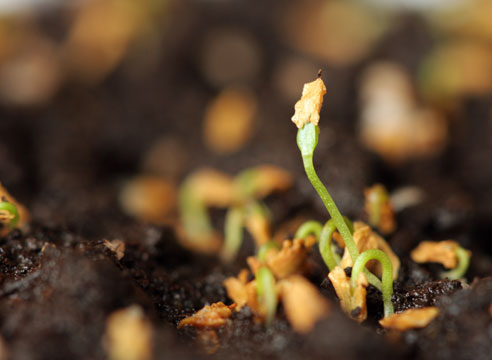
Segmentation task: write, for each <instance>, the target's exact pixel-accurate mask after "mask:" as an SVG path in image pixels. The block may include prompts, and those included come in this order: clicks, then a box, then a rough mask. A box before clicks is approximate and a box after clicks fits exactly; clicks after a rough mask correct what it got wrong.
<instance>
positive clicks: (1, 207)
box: [0, 201, 19, 228]
mask: <svg viewBox="0 0 492 360" xmlns="http://www.w3.org/2000/svg"><path fill="white" fill-rule="evenodd" d="M0 211H7V212H8V213H10V214H11V215H12V216H13V218H12V219H10V221H9V222H8V226H9V227H10V228H14V227H15V226H16V225H17V223H18V222H19V211H18V210H17V206H15V205H14V204H12V203H10V202H8V201H2V202H0Z"/></svg>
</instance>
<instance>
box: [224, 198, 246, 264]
mask: <svg viewBox="0 0 492 360" xmlns="http://www.w3.org/2000/svg"><path fill="white" fill-rule="evenodd" d="M243 220H244V217H243V210H242V209H241V208H240V207H233V208H230V209H229V210H228V211H227V214H226V218H225V225H224V247H223V248H222V253H221V258H222V260H224V261H232V260H233V259H234V258H235V257H236V255H237V253H238V251H239V248H240V247H241V244H242V243H243Z"/></svg>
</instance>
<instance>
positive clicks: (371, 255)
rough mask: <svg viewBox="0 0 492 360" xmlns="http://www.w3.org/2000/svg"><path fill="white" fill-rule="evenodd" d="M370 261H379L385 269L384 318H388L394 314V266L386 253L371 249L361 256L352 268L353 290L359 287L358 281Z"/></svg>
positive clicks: (383, 277)
mask: <svg viewBox="0 0 492 360" xmlns="http://www.w3.org/2000/svg"><path fill="white" fill-rule="evenodd" d="M370 260H377V261H379V262H380V263H381V266H382V268H383V276H382V282H383V287H382V290H381V292H382V293H383V303H384V317H387V316H389V315H391V314H393V313H394V308H393V303H392V302H391V296H392V295H393V265H392V264H391V261H390V259H389V257H388V255H387V254H386V253H385V252H384V251H381V250H378V249H370V250H366V251H364V252H363V253H362V254H360V256H359V257H358V258H357V260H356V261H355V263H354V266H353V268H352V278H351V284H352V289H354V288H355V286H356V285H357V279H358V278H359V275H360V273H361V271H363V270H364V269H365V267H366V264H367V262H368V261H370Z"/></svg>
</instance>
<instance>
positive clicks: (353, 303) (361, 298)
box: [328, 266, 369, 322]
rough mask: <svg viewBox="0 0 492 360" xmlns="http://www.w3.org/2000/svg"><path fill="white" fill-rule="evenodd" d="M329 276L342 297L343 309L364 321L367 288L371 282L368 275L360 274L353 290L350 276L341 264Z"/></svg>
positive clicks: (352, 316)
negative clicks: (368, 280)
mask: <svg viewBox="0 0 492 360" xmlns="http://www.w3.org/2000/svg"><path fill="white" fill-rule="evenodd" d="M328 278H329V279H330V281H331V283H332V285H333V287H334V288H335V292H336V293H337V296H338V298H339V299H340V305H341V307H342V310H343V311H344V312H345V313H346V314H347V315H348V316H350V317H351V318H352V319H354V320H356V321H357V322H363V321H364V320H365V319H366V318H367V303H366V288H367V286H368V285H369V283H368V282H367V278H366V276H365V275H364V274H363V273H361V274H360V275H359V278H358V279H357V285H356V287H355V289H353V291H352V286H351V284H350V278H349V277H348V276H347V274H345V271H344V270H343V269H342V268H341V267H340V266H337V267H335V269H333V270H332V271H330V273H329V274H328Z"/></svg>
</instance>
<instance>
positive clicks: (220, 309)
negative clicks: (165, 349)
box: [178, 301, 236, 329]
mask: <svg viewBox="0 0 492 360" xmlns="http://www.w3.org/2000/svg"><path fill="white" fill-rule="evenodd" d="M235 307H236V304H232V305H229V306H227V305H225V304H224V303H222V302H220V301H219V302H217V303H214V304H212V305H206V306H205V307H203V308H202V309H201V310H199V311H198V312H196V313H195V314H193V315H191V316H188V317H187V318H184V319H183V320H181V321H180V322H179V324H178V329H180V328H182V327H183V326H185V325H191V326H194V327H196V328H206V327H211V328H218V327H221V326H223V325H225V324H226V323H227V320H228V319H229V318H230V317H231V316H232V311H233V310H234V308H235Z"/></svg>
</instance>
